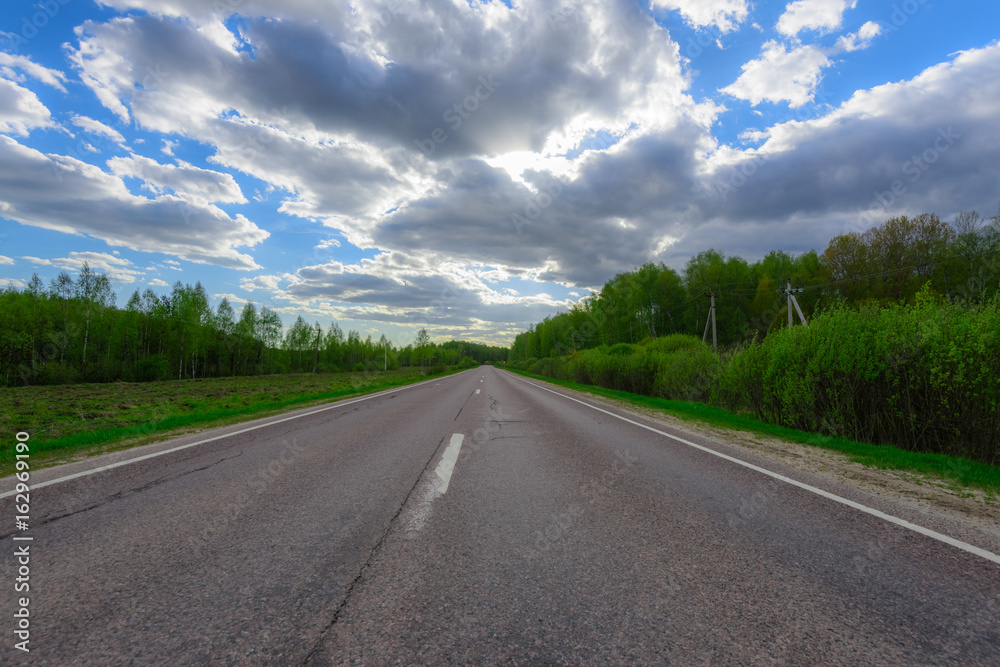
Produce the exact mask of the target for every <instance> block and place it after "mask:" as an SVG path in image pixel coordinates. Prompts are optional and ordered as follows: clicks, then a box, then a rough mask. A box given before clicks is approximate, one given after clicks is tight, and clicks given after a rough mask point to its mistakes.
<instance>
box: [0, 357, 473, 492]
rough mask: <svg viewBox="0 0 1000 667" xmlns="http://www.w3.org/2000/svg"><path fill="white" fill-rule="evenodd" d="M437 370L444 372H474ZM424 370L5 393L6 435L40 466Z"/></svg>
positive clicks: (6, 454)
mask: <svg viewBox="0 0 1000 667" xmlns="http://www.w3.org/2000/svg"><path fill="white" fill-rule="evenodd" d="M475 365H477V364H475V363H471V364H470V363H468V362H467V364H466V365H464V366H458V367H448V368H446V367H443V366H440V367H435V368H434V369H433V370H434V371H435V372H436V373H438V374H446V373H450V372H454V371H457V370H462V369H463V368H468V367H471V366H475ZM429 377H433V376H432V375H428V374H426V373H423V374H422V373H421V369H420V368H419V367H406V368H402V369H397V370H390V371H387V372H384V371H382V370H375V369H372V370H367V371H361V372H342V373H296V374H286V375H266V376H257V377H242V378H210V379H198V380H180V381H178V380H166V381H159V382H142V383H132V382H114V383H107V384H77V385H62V386H55V385H42V386H33V387H0V432H2V433H6V434H14V433H16V432H18V431H26V432H28V433H29V434H30V435H31V460H32V465H33V466H34V467H37V466H39V465H40V464H41V465H44V464H46V463H49V464H51V463H55V462H60V461H64V460H67V459H69V458H71V457H76V456H83V455H87V454H94V453H100V452H103V451H109V450H110V449H116V448H122V447H124V446H135V445H139V444H145V443H147V442H151V441H153V440H156V439H164V438H165V437H167V436H168V435H174V434H178V433H179V432H184V431H190V430H196V429H197V430H200V429H204V428H209V427H213V426H222V425H225V424H230V423H235V422H239V421H245V420H247V419H252V418H257V417H263V416H266V415H268V414H272V413H277V412H282V411H285V410H288V409H292V408H301V407H306V406H308V405H310V404H313V403H322V402H329V401H332V400H336V399H341V398H346V397H349V396H353V395H360V394H366V393H371V392H375V391H380V390H383V389H389V388H392V387H396V386H400V385H405V384H411V383H414V382H419V381H421V380H425V379H428V378H429ZM13 443H14V440H13V437H8V438H6V439H5V441H4V442H3V443H2V444H0V476H4V475H8V474H11V473H12V472H13V470H14V447H13Z"/></svg>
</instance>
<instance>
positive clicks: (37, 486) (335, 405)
mask: <svg viewBox="0 0 1000 667" xmlns="http://www.w3.org/2000/svg"><path fill="white" fill-rule="evenodd" d="M455 375H456V376H457V375H461V373H456V374H455ZM452 377H454V376H452ZM426 382H427V380H424V381H423V382H417V383H414V384H407V385H403V386H401V387H395V388H393V389H386V390H385V391H380V392H378V393H375V394H369V395H367V396H362V397H361V398H356V399H353V400H350V401H341V402H337V403H333V404H331V405H328V406H326V407H323V408H319V409H318V410H313V411H312V412H306V413H304V414H301V415H293V416H291V417H285V418H283V419H277V420H275V421H269V422H267V423H266V424H258V425H256V426H250V427H248V428H243V429H240V430H238V431H233V432H232V433H224V434H223V435H217V436H215V437H213V438H206V439H204V440H199V441H198V442H190V443H188V444H186V445H180V446H179V447H172V448H170V449H164V450H163V451H162V452H153V453H152V454H146V455H144V456H137V457H135V458H134V459H126V460H124V461H118V462H117V463H110V464H108V465H106V466H101V467H99V468H94V469H93V470H84V471H82V472H78V473H74V474H72V475H66V476H65V477H59V478H57V479H50V480H49V481H47V482H38V483H37V484H32V485H31V490H32V491H34V490H35V489H41V488H43V487H46V486H51V485H53V484H59V483H60V482H68V481H70V480H71V479H77V478H78V477H86V476H88V475H95V474H97V473H99V472H104V471H105V470H111V469H112V468H118V467H120V466H124V465H129V464H130V463H138V462H139V461H145V460H146V459H152V458H156V457H157V456H163V455H164V454H172V453H174V452H179V451H181V450H182V449H188V448H190V447H197V446H198V445H204V444H206V443H209V442H214V441H216V440H222V439H223V438H229V437H232V436H234V435H239V434H240V433H247V432H249V431H256V430H257V429H259V428H265V427H267V426H273V425H275V424H280V423H282V422H287V421H291V420H293V419H301V418H302V417H309V416H310V415H315V414H318V413H320V412H326V411H327V410H333V409H335V408H342V407H344V406H347V405H353V404H355V403H360V402H361V401H367V400H370V399H373V398H378V397H379V396H384V395H386V394H391V393H392V392H394V391H405V390H407V389H412V388H413V387H419V386H421V385H423V384H425V383H426ZM437 384H439V383H435V386H436V385H437ZM15 493H16V490H15V491H7V492H5V493H0V499H2V498H8V497H10V496H13V495H14V494H15Z"/></svg>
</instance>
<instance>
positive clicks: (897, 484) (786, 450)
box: [566, 389, 1000, 538]
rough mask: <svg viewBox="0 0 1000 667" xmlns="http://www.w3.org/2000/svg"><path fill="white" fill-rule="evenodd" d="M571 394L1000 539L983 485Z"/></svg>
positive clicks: (998, 503) (996, 511)
mask: <svg viewBox="0 0 1000 667" xmlns="http://www.w3.org/2000/svg"><path fill="white" fill-rule="evenodd" d="M566 391H572V390H568V389H567V390H566ZM573 393H575V394H576V395H578V396H581V397H586V398H589V399H591V400H598V401H602V402H604V403H607V404H609V405H614V406H615V407H618V408H620V409H621V410H624V411H626V412H631V413H632V414H635V415H639V416H642V417H645V418H646V419H649V420H651V421H654V422H658V423H661V424H663V425H665V426H669V427H672V428H675V429H678V430H681V431H687V432H688V433H693V434H695V435H700V436H702V437H705V438H709V439H711V440H715V441H716V442H720V443H724V444H726V445H729V446H731V447H736V448H739V449H743V450H746V451H749V452H753V453H754V454H756V455H758V456H761V457H763V458H766V459H769V460H772V461H778V462H780V463H783V464H785V465H787V466H789V467H792V468H796V469H798V470H803V471H805V472H809V473H812V474H814V475H817V476H819V477H821V478H827V479H830V480H834V481H837V482H840V483H842V484H851V485H853V486H855V487H857V488H859V489H862V490H864V491H867V492H869V493H872V494H874V495H877V496H880V497H883V498H886V499H889V500H893V501H896V502H898V503H901V504H904V505H907V506H909V507H911V508H913V509H916V510H917V511H920V512H925V513H927V512H929V513H933V514H937V515H939V516H942V517H945V518H949V519H952V520H956V521H959V522H962V523H964V524H966V525H969V526H971V527H974V528H977V529H978V530H981V531H983V532H984V533H987V534H989V535H992V536H994V537H997V538H1000V499H998V498H997V497H996V496H995V495H992V494H988V493H986V492H984V491H981V490H979V489H971V488H966V487H962V486H959V485H958V484H957V483H956V482H955V481H953V480H948V479H942V478H940V477H937V476H932V475H926V474H922V473H917V472H910V471H905V470H883V469H879V468H872V467H869V466H865V465H862V464H861V463H857V462H856V461H852V460H850V458H848V456H847V455H846V454H842V453H841V452H837V451H833V450H829V449H822V448H820V447H812V446H809V445H803V444H800V443H797V442H787V441H784V440H779V439H778V438H773V437H767V436H758V435H755V434H753V433H749V432H747V431H732V430H728V429H721V428H715V427H712V426H707V425H704V424H699V423H696V422H690V421H685V420H683V419H678V418H677V417H672V416H670V415H667V414H665V413H663V412H659V411H657V410H653V409H651V408H644V407H641V406H637V405H634V404H631V403H626V402H624V401H619V400H615V399H611V398H605V397H602V396H595V395H594V394H587V393H583V392H575V391H574V392H573Z"/></svg>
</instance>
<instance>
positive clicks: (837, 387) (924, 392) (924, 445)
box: [714, 290, 1000, 464]
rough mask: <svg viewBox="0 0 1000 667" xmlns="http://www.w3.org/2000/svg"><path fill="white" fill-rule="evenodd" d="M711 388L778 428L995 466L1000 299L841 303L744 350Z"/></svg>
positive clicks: (927, 297)
mask: <svg viewBox="0 0 1000 667" xmlns="http://www.w3.org/2000/svg"><path fill="white" fill-rule="evenodd" d="M714 394H715V398H716V400H717V401H719V402H720V403H721V404H723V405H725V406H727V407H730V408H732V407H734V406H735V405H743V406H746V407H747V408H749V409H751V410H752V411H753V412H754V413H755V414H756V415H757V416H758V417H759V418H760V419H762V420H765V421H768V422H771V423H775V424H781V425H783V426H789V427H792V428H797V429H801V430H806V431H820V432H828V433H834V434H836V435H840V436H844V437H848V438H851V439H854V440H860V441H863V442H871V443H875V444H891V445H895V446H897V447H901V448H903V449H909V450H913V451H924V452H933V453H941V454H948V455H952V456H964V457H967V458H971V459H975V460H979V461H982V462H985V463H993V464H996V463H997V462H998V460H1000V299H998V298H994V300H993V301H992V302H990V303H987V304H984V305H981V306H975V307H971V308H968V307H961V306H958V305H954V304H950V303H948V302H945V301H943V300H940V299H937V298H935V297H934V296H932V295H931V294H930V292H929V291H926V290H925V291H924V292H921V293H920V294H919V295H918V296H917V301H916V304H915V305H914V306H911V307H907V306H904V305H902V304H900V305H896V306H892V307H890V308H885V309H882V308H878V307H877V306H869V307H864V308H862V309H860V310H850V309H848V308H845V307H840V308H835V309H833V310H830V311H828V312H825V313H821V314H820V315H818V316H817V317H815V318H814V319H813V321H812V323H811V324H810V326H809V328H808V329H806V328H804V327H796V328H794V329H792V330H791V331H788V330H783V331H777V332H774V333H772V334H770V335H769V336H768V337H767V338H766V339H765V340H764V342H763V343H761V344H760V345H753V346H750V347H748V348H746V349H744V350H743V351H741V352H740V353H739V354H737V355H736V356H735V357H734V358H733V359H732V360H731V362H730V363H729V364H728V366H727V368H726V369H725V370H724V371H723V372H722V374H721V377H720V380H719V382H718V383H717V386H716V390H715V392H714Z"/></svg>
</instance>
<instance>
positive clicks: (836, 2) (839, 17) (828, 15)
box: [776, 0, 858, 37]
mask: <svg viewBox="0 0 1000 667" xmlns="http://www.w3.org/2000/svg"><path fill="white" fill-rule="evenodd" d="M857 4H858V3H857V0H850V1H849V0H796V1H795V2H792V3H789V4H788V5H787V6H786V7H785V13H784V14H782V15H781V17H780V18H779V19H778V24H777V26H776V29H777V31H778V32H779V33H781V34H782V35H785V36H786V37H795V36H796V35H798V34H799V33H800V32H802V31H803V30H818V31H822V32H829V31H831V30H836V29H837V28H839V27H840V25H841V23H842V21H843V17H844V12H845V11H847V10H848V9H854V8H855V7H856V6H857Z"/></svg>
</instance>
